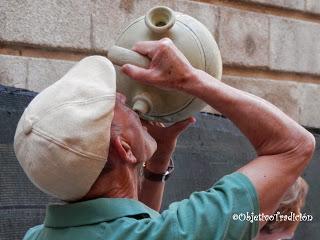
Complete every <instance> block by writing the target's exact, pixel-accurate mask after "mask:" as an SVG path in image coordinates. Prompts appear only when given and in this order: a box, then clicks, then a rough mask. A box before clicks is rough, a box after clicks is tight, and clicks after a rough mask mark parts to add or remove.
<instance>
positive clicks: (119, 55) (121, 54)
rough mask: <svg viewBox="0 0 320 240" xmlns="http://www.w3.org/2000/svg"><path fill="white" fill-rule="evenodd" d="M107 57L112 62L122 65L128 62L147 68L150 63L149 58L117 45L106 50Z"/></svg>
mask: <svg viewBox="0 0 320 240" xmlns="http://www.w3.org/2000/svg"><path fill="white" fill-rule="evenodd" d="M107 57H108V58H109V60H110V61H111V62H112V63H113V64H115V65H117V66H122V65H124V64H127V63H129V64H133V65H136V66H138V67H142V68H148V67H149V64H150V60H149V58H147V57H145V56H143V55H141V54H139V53H137V52H135V51H132V50H129V49H127V48H123V47H119V46H112V47H111V48H110V49H109V51H108V56H107Z"/></svg>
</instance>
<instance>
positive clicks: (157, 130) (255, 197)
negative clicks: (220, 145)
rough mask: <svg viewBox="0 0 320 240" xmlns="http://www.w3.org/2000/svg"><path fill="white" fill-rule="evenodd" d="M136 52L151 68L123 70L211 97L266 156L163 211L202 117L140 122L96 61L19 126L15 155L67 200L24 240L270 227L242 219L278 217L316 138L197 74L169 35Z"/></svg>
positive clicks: (239, 234) (218, 234)
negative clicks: (192, 129)
mask: <svg viewBox="0 0 320 240" xmlns="http://www.w3.org/2000/svg"><path fill="white" fill-rule="evenodd" d="M133 50H135V51H137V52H139V53H141V54H143V55H146V56H148V57H149V58H150V60H151V63H150V66H149V68H148V69H143V68H140V67H137V66H133V65H129V64H127V65H124V66H123V67H122V71H123V72H124V73H125V74H127V75H129V76H130V77H131V78H133V79H135V80H137V81H139V82H141V83H144V84H151V85H154V86H157V87H159V88H165V89H175V90H179V91H184V92H186V93H189V94H192V95H194V96H196V97H198V98H201V99H202V100H203V101H205V102H207V103H208V104H210V105H211V106H212V107H213V108H215V109H217V110H218V111H219V112H221V113H222V114H223V115H225V116H227V117H228V118H229V119H230V120H232V121H233V122H234V124H235V125H237V127H238V128H239V129H240V130H241V131H242V132H243V134H244V135H245V136H246V137H247V138H248V139H249V140H250V142H251V143H252V145H253V146H254V148H255V149H256V152H257V156H258V157H257V158H256V159H254V160H252V161H251V162H250V163H248V164H247V165H245V166H243V167H241V168H240V169H238V170H237V171H236V172H234V173H232V174H230V175H227V176H224V177H223V178H222V179H220V180H219V181H218V182H217V183H215V184H214V185H213V187H212V188H210V189H209V190H207V191H203V192H195V193H193V194H191V196H190V197H189V198H188V199H185V200H182V201H181V202H176V203H173V204H171V205H170V207H169V209H168V210H165V211H163V212H162V213H161V214H159V213H158V212H157V211H155V210H159V208H160V205H161V199H162V193H163V189H164V184H165V183H164V182H165V179H166V178H167V177H168V175H169V174H168V172H169V171H167V170H168V168H169V167H170V166H169V165H170V156H171V154H172V152H173V151H174V148H175V143H176V139H177V137H178V135H179V133H180V132H181V131H183V130H184V129H185V128H186V127H187V126H188V125H189V124H191V123H192V122H194V119H193V118H190V119H187V120H185V121H183V122H180V123H177V124H175V125H173V126H171V127H169V128H165V127H163V126H162V125H160V124H157V123H145V124H142V123H141V121H140V119H139V117H138V115H137V114H136V113H135V112H133V111H131V110H130V109H129V108H128V107H127V106H126V105H125V98H124V96H122V95H118V97H115V96H116V93H115V73H114V69H113V66H112V64H111V63H110V62H109V61H108V60H107V59H105V58H103V57H89V58H86V59H84V60H82V61H80V62H79V63H78V64H77V65H76V66H75V67H74V68H73V69H71V70H70V71H69V72H68V73H67V74H66V75H65V76H64V77H63V78H62V79H61V80H59V81H57V82H56V83H55V84H53V85H52V86H50V87H49V88H47V89H45V90H44V91H43V92H41V93H40V94H39V95H38V96H37V97H36V98H35V99H34V100H33V101H32V102H31V104H30V105H29V106H28V108H27V109H26V110H25V112H24V114H23V115H22V117H21V120H20V122H19V124H18V128H17V131H16V136H15V152H16V155H17V158H18V160H19V162H20V164H21V166H22V167H23V169H24V170H25V172H26V174H27V175H28V177H29V178H30V180H31V181H32V182H33V183H34V184H35V185H36V186H37V187H39V188H40V189H41V190H42V191H44V192H46V193H48V194H51V195H53V196H56V197H58V198H60V199H62V200H64V201H67V202H68V203H67V204H65V205H50V206H48V208H47V212H46V217H45V221H44V224H43V225H39V226H36V227H34V228H32V229H30V230H29V231H28V232H27V234H26V236H25V239H26V240H27V239H48V240H49V239H52V240H53V239H54V240H62V239H77V240H81V239H201V240H204V239H252V238H254V237H255V236H256V235H257V233H258V230H259V228H261V227H263V225H264V224H265V222H263V221H260V222H258V221H257V219H255V221H237V220H236V219H233V217H232V216H233V215H234V214H240V213H244V214H246V213H247V212H248V213H249V214H250V213H253V214H254V215H258V214H259V213H264V214H269V215H271V214H272V213H273V212H274V211H275V210H276V209H277V208H278V204H279V201H280V199H281V198H282V196H283V194H284V193H285V192H286V190H287V189H288V188H289V187H290V186H291V185H292V184H293V183H294V182H295V181H296V179H297V178H298V177H299V175H300V174H301V173H302V171H303V170H304V168H305V167H306V165H307V164H308V162H309V160H310V159H311V156H312V154H313V151H314V145H315V141H314V138H313V136H312V135H311V134H310V133H309V132H307V131H306V130H305V129H304V128H302V127H301V126H299V125H298V124H297V123H296V122H295V121H293V120H292V119H290V118H289V117H288V116H286V115H285V114H284V113H282V112H281V111H280V110H279V109H278V108H276V107H275V106H273V105H272V104H270V103H268V102H266V101H264V100H263V99H260V98H258V97H256V96H253V95H251V94H249V93H246V92H243V91H240V90H237V89H235V88H232V87H230V86H228V85H226V84H224V83H222V82H220V81H218V80H216V79H214V78H213V77H212V76H210V75H208V74H206V73H205V72H203V71H201V70H198V69H195V68H193V67H192V66H191V65H190V63H189V62H188V61H187V59H186V58H185V57H184V56H183V54H182V53H181V52H180V51H179V50H178V49H177V48H176V47H175V46H174V44H173V43H172V42H171V41H170V40H169V39H162V40H159V41H147V42H139V43H137V44H136V45H135V46H134V47H133ZM142 164H145V166H144V167H143V175H144V176H143V177H141V178H142V179H141V178H140V172H141V168H142ZM169 169H170V168H169ZM279 179H281V181H279ZM148 206H149V207H148Z"/></svg>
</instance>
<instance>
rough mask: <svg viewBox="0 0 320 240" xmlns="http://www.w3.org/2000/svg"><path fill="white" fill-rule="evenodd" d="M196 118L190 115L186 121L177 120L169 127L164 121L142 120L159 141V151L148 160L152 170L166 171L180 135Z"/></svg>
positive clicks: (149, 167)
mask: <svg viewBox="0 0 320 240" xmlns="http://www.w3.org/2000/svg"><path fill="white" fill-rule="evenodd" d="M195 121H196V119H195V118H194V117H190V118H188V119H186V120H184V121H181V122H177V123H175V124H173V125H171V126H169V127H165V126H164V124H163V123H159V122H150V121H145V120H142V124H143V125H144V126H145V127H147V129H148V132H149V134H150V135H151V136H152V137H153V138H154V139H155V140H156V142H157V151H156V152H155V153H154V155H153V156H152V158H151V159H150V160H149V161H148V162H147V167H148V169H149V170H150V171H153V172H156V173H164V172H165V171H166V170H167V168H168V165H169V160H170V157H171V155H172V153H173V151H174V149H175V147H176V143H177V139H178V137H179V135H180V134H181V133H182V132H183V131H184V130H186V129H187V128H188V127H189V126H190V124H192V123H195Z"/></svg>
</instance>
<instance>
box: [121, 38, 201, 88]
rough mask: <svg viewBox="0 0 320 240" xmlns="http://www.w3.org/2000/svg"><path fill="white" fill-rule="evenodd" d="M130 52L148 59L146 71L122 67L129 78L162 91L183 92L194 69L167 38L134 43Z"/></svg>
mask: <svg viewBox="0 0 320 240" xmlns="http://www.w3.org/2000/svg"><path fill="white" fill-rule="evenodd" d="M132 50H134V51H136V52H138V53H140V54H142V55H146V56H147V57H149V58H150V60H151V62H150V66H149V68H148V69H144V68H141V67H137V66H134V65H131V64H125V65H123V66H122V71H123V72H124V73H125V74H127V75H128V76H129V77H131V78H133V79H135V80H137V81H139V82H142V83H145V84H152V85H154V86H157V87H159V88H164V89H177V90H185V87H186V86H188V84H189V82H190V80H191V77H192V76H193V74H194V71H195V69H194V68H193V67H192V65H191V64H190V63H189V61H188V60H187V59H186V57H185V56H184V55H183V54H182V53H181V52H180V51H179V50H178V48H177V47H176V46H175V45H174V44H173V42H172V41H171V40H170V39H169V38H163V39H161V40H159V41H143V42H138V43H136V44H135V45H134V46H133V48H132Z"/></svg>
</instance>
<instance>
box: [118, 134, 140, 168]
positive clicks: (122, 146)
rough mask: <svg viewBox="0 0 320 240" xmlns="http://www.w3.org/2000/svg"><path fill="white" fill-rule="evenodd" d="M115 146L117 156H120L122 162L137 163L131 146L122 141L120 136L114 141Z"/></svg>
mask: <svg viewBox="0 0 320 240" xmlns="http://www.w3.org/2000/svg"><path fill="white" fill-rule="evenodd" d="M113 145H114V147H115V150H116V152H117V154H118V155H119V156H120V158H121V160H123V161H125V162H126V163H131V164H135V163H137V159H136V157H135V156H134V154H133V152H132V150H131V147H130V145H129V144H128V143H127V142H126V141H124V140H123V139H121V137H120V136H117V137H116V138H115V139H114V142H113Z"/></svg>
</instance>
